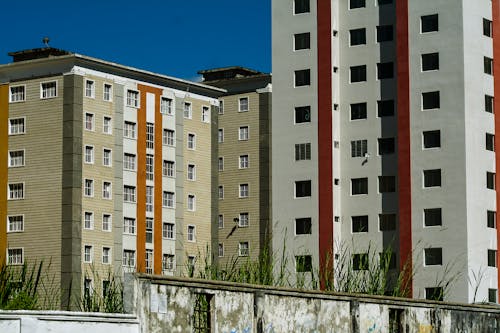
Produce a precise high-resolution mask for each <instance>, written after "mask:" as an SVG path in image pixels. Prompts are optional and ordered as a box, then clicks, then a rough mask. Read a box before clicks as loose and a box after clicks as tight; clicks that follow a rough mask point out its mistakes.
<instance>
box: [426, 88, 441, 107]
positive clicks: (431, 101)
mask: <svg viewBox="0 0 500 333" xmlns="http://www.w3.org/2000/svg"><path fill="white" fill-rule="evenodd" d="M440 107H441V103H440V96H439V91H430V92H424V93H422V109H423V110H431V109H439V108H440Z"/></svg>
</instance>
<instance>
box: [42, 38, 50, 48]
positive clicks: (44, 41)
mask: <svg viewBox="0 0 500 333" xmlns="http://www.w3.org/2000/svg"><path fill="white" fill-rule="evenodd" d="M49 42H50V39H49V37H43V39H42V43H43V44H45V47H49Z"/></svg>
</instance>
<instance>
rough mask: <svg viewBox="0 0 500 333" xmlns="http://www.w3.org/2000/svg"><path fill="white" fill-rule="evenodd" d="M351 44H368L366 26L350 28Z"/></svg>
mask: <svg viewBox="0 0 500 333" xmlns="http://www.w3.org/2000/svg"><path fill="white" fill-rule="evenodd" d="M349 36H350V45H351V46H356V45H365V44H366V28H359V29H352V30H349Z"/></svg>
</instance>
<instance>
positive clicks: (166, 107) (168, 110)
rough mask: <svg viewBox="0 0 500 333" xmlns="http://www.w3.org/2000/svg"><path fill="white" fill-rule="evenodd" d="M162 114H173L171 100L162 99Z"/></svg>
mask: <svg viewBox="0 0 500 333" xmlns="http://www.w3.org/2000/svg"><path fill="white" fill-rule="evenodd" d="M160 112H161V113H162V114H170V115H171V114H172V100H171V99H170V98H166V97H162V98H161V102H160Z"/></svg>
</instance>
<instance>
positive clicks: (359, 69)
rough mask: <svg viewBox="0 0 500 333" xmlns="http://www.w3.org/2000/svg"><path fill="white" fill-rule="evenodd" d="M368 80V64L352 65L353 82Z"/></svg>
mask: <svg viewBox="0 0 500 333" xmlns="http://www.w3.org/2000/svg"><path fill="white" fill-rule="evenodd" d="M363 81H366V65H361V66H351V82H352V83H354V82H363Z"/></svg>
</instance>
